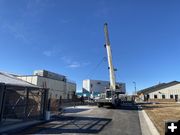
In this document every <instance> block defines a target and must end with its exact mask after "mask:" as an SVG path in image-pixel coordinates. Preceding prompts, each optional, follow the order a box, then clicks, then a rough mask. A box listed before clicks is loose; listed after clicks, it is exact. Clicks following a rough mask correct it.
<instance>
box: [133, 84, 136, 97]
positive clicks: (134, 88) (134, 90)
mask: <svg viewBox="0 0 180 135" xmlns="http://www.w3.org/2000/svg"><path fill="white" fill-rule="evenodd" d="M133 84H134V91H135V95H136V82H133Z"/></svg>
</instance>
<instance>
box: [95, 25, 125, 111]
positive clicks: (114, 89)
mask: <svg viewBox="0 0 180 135" xmlns="http://www.w3.org/2000/svg"><path fill="white" fill-rule="evenodd" d="M104 33H105V39H106V43H105V48H106V50H107V59H108V69H109V78H110V86H109V88H105V91H104V92H103V93H100V97H99V99H96V100H95V102H96V103H97V105H98V107H103V106H104V105H109V106H112V107H115V108H116V107H119V106H121V104H122V102H123V101H124V100H125V98H126V95H125V92H124V91H122V90H121V89H120V88H119V87H118V86H117V85H116V79H115V73H114V71H115V69H114V66H113V62H112V52H111V46H110V41H109V34H108V25H107V23H105V24H104Z"/></svg>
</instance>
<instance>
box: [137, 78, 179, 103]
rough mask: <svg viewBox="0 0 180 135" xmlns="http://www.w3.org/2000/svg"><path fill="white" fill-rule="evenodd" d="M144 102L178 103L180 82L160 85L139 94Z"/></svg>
mask: <svg viewBox="0 0 180 135" xmlns="http://www.w3.org/2000/svg"><path fill="white" fill-rule="evenodd" d="M137 95H138V97H139V98H140V99H141V100H143V101H178V100H179V99H180V82H178V81H172V82H168V83H160V84H158V85H154V86H152V87H149V88H146V89H143V90H140V91H138V92H137Z"/></svg>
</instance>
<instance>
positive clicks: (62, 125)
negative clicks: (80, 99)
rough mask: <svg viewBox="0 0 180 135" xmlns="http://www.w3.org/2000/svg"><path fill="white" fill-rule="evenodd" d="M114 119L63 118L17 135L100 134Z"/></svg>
mask: <svg viewBox="0 0 180 135" xmlns="http://www.w3.org/2000/svg"><path fill="white" fill-rule="evenodd" d="M111 120H112V119H108V118H96V117H72V116H61V117H57V118H56V120H54V121H51V122H48V123H45V124H42V125H37V126H35V127H32V128H29V129H25V130H24V131H25V132H21V133H16V134H34V133H36V134H61V133H90V134H96V133H98V132H100V131H101V130H102V129H103V128H104V127H105V126H106V125H107V124H108V123H110V122H111Z"/></svg>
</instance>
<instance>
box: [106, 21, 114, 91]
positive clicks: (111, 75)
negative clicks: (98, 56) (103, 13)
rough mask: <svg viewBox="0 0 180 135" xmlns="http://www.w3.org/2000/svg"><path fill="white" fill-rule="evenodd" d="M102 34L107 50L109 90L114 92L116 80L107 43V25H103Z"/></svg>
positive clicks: (108, 43) (109, 47)
mask: <svg viewBox="0 0 180 135" xmlns="http://www.w3.org/2000/svg"><path fill="white" fill-rule="evenodd" d="M104 33H105V39H106V44H105V47H106V50H107V58H108V66H109V67H108V69H109V77H110V89H111V90H115V89H116V80H115V74H114V66H113V62H112V51H111V46H110V41H109V33H108V25H107V23H105V24H104Z"/></svg>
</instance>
